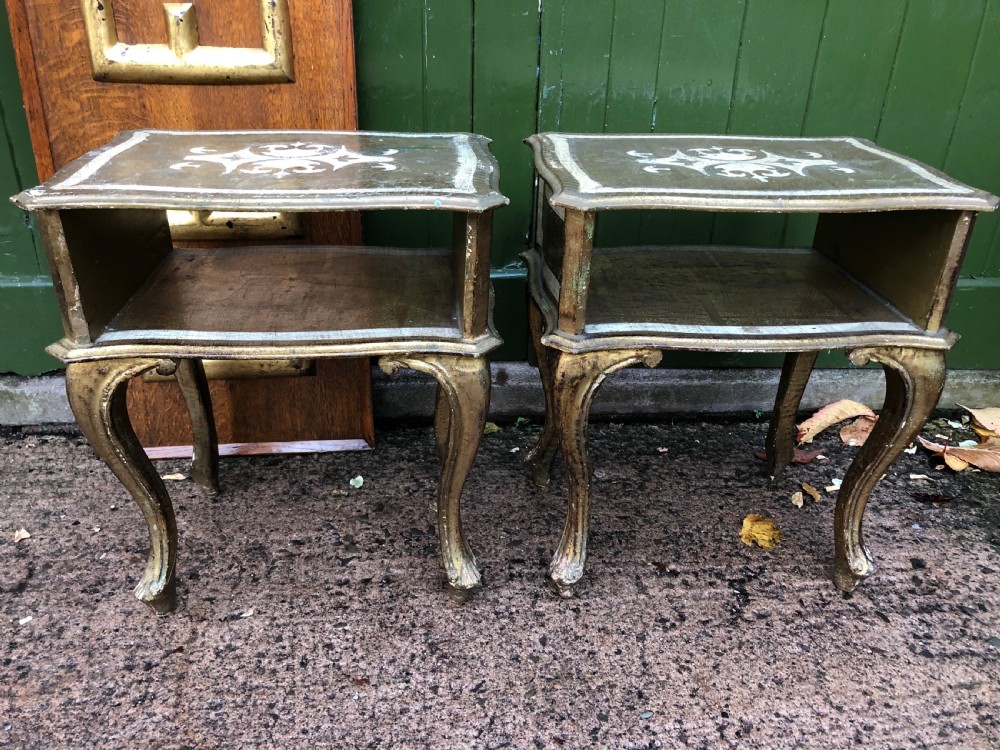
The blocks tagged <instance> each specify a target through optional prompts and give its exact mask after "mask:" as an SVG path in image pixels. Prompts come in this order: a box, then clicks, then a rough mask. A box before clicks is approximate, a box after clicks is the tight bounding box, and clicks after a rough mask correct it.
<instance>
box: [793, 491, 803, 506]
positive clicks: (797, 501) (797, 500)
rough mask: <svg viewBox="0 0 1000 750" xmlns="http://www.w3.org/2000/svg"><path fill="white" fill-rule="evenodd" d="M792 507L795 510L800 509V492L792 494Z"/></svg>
mask: <svg viewBox="0 0 1000 750" xmlns="http://www.w3.org/2000/svg"><path fill="white" fill-rule="evenodd" d="M792 505H794V506H795V507H796V508H801V507H802V493H801V492H793V493H792Z"/></svg>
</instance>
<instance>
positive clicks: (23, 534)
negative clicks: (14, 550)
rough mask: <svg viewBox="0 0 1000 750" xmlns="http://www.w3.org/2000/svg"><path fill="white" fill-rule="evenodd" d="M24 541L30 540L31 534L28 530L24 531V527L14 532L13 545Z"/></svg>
mask: <svg viewBox="0 0 1000 750" xmlns="http://www.w3.org/2000/svg"><path fill="white" fill-rule="evenodd" d="M25 539H31V534H29V533H28V530H27V529H25V528H24V527H22V528H20V529H18V530H17V531H15V532H14V544H17V543H18V542H23V541H24V540H25Z"/></svg>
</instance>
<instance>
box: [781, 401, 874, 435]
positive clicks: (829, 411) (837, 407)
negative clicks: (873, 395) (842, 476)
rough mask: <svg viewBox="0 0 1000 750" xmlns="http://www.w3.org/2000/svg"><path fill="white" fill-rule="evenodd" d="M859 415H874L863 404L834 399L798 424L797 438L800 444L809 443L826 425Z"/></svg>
mask: <svg viewBox="0 0 1000 750" xmlns="http://www.w3.org/2000/svg"><path fill="white" fill-rule="evenodd" d="M861 416H867V417H874V416H875V412H873V411H872V410H871V409H870V408H869V407H867V406H865V405H864V404H860V403H858V402H857V401H851V400H849V399H846V398H845V399H841V400H840V401H834V402H833V403H832V404H827V405H826V406H824V407H823V408H822V409H820V410H819V411H818V412H816V413H815V414H813V415H812V416H811V417H809V419H807V420H806V421H805V422H803V423H802V424H800V425H799V428H798V436H797V439H798V441H799V443H800V444H801V443H811V442H812V439H813V438H814V437H816V436H817V435H818V434H819V433H821V432H822V431H823V430H825V429H826V428H827V427H832V426H833V425H835V424H837V423H838V422H843V421H844V420H845V419H852V418H853V417H861Z"/></svg>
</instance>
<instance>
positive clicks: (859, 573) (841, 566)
mask: <svg viewBox="0 0 1000 750" xmlns="http://www.w3.org/2000/svg"><path fill="white" fill-rule="evenodd" d="M874 572H875V564H874V563H873V562H872V560H871V557H870V556H869V555H868V550H864V554H862V555H861V556H860V557H858V558H857V559H855V560H847V559H846V558H844V559H841V558H838V559H837V561H836V562H835V563H834V568H833V585H834V586H836V587H837V588H838V589H840V590H841V591H843V592H845V593H848V594H849V593H850V592H852V591H854V589H856V588H857V587H858V586H860V585H861V583H862V582H863V581H864V580H865V579H866V578H868V576H870V575H871V574H872V573H874Z"/></svg>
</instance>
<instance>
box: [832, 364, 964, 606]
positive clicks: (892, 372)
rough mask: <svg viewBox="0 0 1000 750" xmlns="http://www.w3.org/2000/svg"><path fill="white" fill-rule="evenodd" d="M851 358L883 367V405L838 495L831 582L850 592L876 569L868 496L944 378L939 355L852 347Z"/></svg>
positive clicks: (936, 395)
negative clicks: (866, 523)
mask: <svg viewBox="0 0 1000 750" xmlns="http://www.w3.org/2000/svg"><path fill="white" fill-rule="evenodd" d="M850 357H851V361H852V362H854V363H855V364H857V365H865V364H867V363H868V362H869V361H874V362H878V363H879V364H881V365H882V368H883V369H884V370H885V404H884V406H883V407H882V414H881V416H880V417H879V419H878V421H877V422H876V423H875V427H874V428H873V429H872V433H871V435H869V436H868V440H866V441H865V444H864V445H863V446H861V449H860V450H859V451H858V455H857V457H856V458H855V459H854V461H853V463H851V466H850V468H849V469H848V470H847V474H846V475H845V476H844V482H843V484H842V485H841V487H840V491H839V493H838V494H837V507H836V510H835V512H834V520H833V524H834V529H833V530H834V538H835V543H836V558H835V564H834V572H833V582H834V583H835V584H836V586H837V588H839V589H841V590H842V591H853V590H854V588H855V587H856V586H857V585H858V584H859V583H861V581H863V580H864V579H865V578H867V577H868V576H870V575H871V574H872V572H874V570H875V566H874V564H873V562H872V557H871V554H870V553H869V552H868V549H867V548H866V547H865V544H864V538H863V536H862V529H861V524H862V520H863V518H864V513H865V505H866V504H867V503H868V496H869V495H870V494H871V491H872V489H873V488H874V487H875V484H876V483H877V482H878V480H879V479H880V478H881V477H882V475H883V474H884V473H885V472H886V471H887V470H888V468H889V466H890V465H891V464H892V462H893V461H894V460H895V459H896V457H897V456H898V455H899V453H900V452H901V451H902V450H903V448H905V447H906V446H907V445H908V444H909V443H910V441H912V440H913V439H914V437H916V435H917V433H918V432H920V428H921V427H923V425H924V422H925V421H926V420H927V417H928V416H929V415H930V413H931V410H932V409H933V408H934V406H935V405H936V404H937V402H938V399H939V398H940V397H941V390H942V389H943V387H944V377H945V363H944V352H942V351H937V350H929V349H908V348H901V347H871V348H863V349H855V350H854V351H852V352H850Z"/></svg>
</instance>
